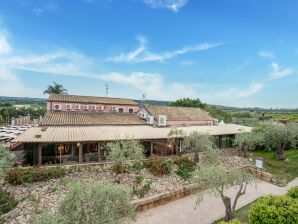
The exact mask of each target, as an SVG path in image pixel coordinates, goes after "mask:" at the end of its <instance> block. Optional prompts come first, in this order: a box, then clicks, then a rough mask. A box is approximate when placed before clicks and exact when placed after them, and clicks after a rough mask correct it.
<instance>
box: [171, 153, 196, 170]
mask: <svg viewBox="0 0 298 224" xmlns="http://www.w3.org/2000/svg"><path fill="white" fill-rule="evenodd" d="M174 164H176V165H177V166H181V165H184V166H185V167H187V169H189V170H190V171H193V170H194V168H195V163H194V162H193V161H192V160H191V159H189V158H188V157H186V156H179V157H178V158H176V159H175V160H174Z"/></svg>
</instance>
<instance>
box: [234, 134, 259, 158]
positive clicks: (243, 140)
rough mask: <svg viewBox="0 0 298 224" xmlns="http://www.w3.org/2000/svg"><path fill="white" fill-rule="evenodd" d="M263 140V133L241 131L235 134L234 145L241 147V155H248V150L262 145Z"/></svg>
mask: <svg viewBox="0 0 298 224" xmlns="http://www.w3.org/2000/svg"><path fill="white" fill-rule="evenodd" d="M262 140H263V137H262V133H258V132H249V133H240V134H237V135H236V136H235V139H234V145H235V146H238V147H239V150H240V152H239V154H240V156H243V157H247V152H248V150H252V149H254V148H255V147H256V145H260V144H261V142H262Z"/></svg>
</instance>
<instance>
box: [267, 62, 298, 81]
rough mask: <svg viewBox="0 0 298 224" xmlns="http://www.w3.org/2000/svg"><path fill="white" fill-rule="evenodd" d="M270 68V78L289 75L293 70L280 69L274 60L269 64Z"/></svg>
mask: <svg viewBox="0 0 298 224" xmlns="http://www.w3.org/2000/svg"><path fill="white" fill-rule="evenodd" d="M271 68H272V72H271V73H270V75H269V76H270V79H279V78H282V77H286V76H289V75H291V74H292V73H293V72H294V70H293V69H291V68H284V69H282V68H281V67H280V66H279V64H277V63H274V62H273V63H272V64H271Z"/></svg>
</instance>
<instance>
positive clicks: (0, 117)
mask: <svg viewBox="0 0 298 224" xmlns="http://www.w3.org/2000/svg"><path fill="white" fill-rule="evenodd" d="M4 122H5V120H4V118H3V117H2V115H1V114H0V126H2V125H4Z"/></svg>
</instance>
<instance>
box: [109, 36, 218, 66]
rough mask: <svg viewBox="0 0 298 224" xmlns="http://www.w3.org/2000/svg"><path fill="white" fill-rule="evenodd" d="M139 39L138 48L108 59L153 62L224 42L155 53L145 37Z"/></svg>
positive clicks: (117, 61) (206, 48) (216, 45)
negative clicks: (150, 49) (150, 48)
mask: <svg viewBox="0 0 298 224" xmlns="http://www.w3.org/2000/svg"><path fill="white" fill-rule="evenodd" d="M137 40H138V42H139V46H138V47H137V48H136V49H134V50H133V51H131V52H128V53H121V54H119V55H118V56H115V57H108V58H107V61H112V62H115V63H119V62H128V63H141V62H152V61H158V62H163V61H165V60H167V59H170V58H173V57H176V56H179V55H183V54H187V53H192V52H197V51H203V50H208V49H210V48H214V47H218V46H221V45H222V44H223V43H203V44H198V45H194V46H186V47H183V48H181V49H178V50H174V51H167V52H164V53H153V52H150V51H149V49H148V41H147V39H146V38H145V37H143V36H138V37H137Z"/></svg>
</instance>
